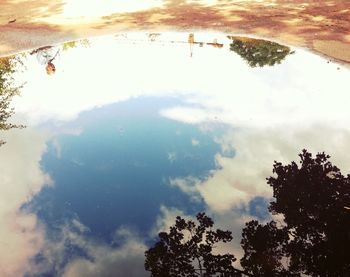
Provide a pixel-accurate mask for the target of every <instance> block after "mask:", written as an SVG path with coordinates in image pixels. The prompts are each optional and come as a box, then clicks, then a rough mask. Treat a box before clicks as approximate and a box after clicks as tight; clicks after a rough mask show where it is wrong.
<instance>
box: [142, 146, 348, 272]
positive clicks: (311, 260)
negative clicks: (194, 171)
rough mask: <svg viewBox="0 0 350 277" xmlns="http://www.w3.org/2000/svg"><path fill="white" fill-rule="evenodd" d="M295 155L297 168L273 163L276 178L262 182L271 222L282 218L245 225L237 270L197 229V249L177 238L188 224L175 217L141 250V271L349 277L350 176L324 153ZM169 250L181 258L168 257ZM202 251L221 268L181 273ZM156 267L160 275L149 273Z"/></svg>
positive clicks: (229, 257) (226, 238) (228, 234)
mask: <svg viewBox="0 0 350 277" xmlns="http://www.w3.org/2000/svg"><path fill="white" fill-rule="evenodd" d="M299 157H300V165H298V164H297V163H296V162H294V161H293V162H291V163H290V164H288V165H282V164H281V163H280V162H275V163H274V165H273V173H275V175H274V176H271V177H269V178H268V179H267V183H268V184H269V185H270V186H271V187H272V188H273V196H274V200H273V201H272V202H271V203H270V207H269V211H270V212H271V214H272V215H273V218H283V219H282V220H272V221H270V222H268V223H264V224H263V223H260V222H259V221H257V220H252V221H250V222H247V223H246V226H245V228H244V229H243V232H242V241H241V245H242V248H243V250H244V256H243V258H242V259H241V260H240V263H241V266H242V268H243V270H242V271H241V272H238V271H235V269H234V268H233V264H232V263H233V262H234V261H235V258H234V256H233V255H231V254H227V255H223V256H220V258H217V257H216V256H215V255H212V254H211V250H212V247H208V246H207V245H206V244H207V240H208V235H205V236H204V233H203V232H202V231H201V232H195V236H196V239H197V241H196V242H197V245H193V244H192V243H189V242H191V240H193V239H192V237H191V239H190V240H186V238H185V237H184V236H183V235H182V234H181V231H183V230H186V228H187V227H186V226H187V225H186V224H185V223H186V222H185V221H184V220H183V219H181V218H179V217H178V218H177V221H176V224H175V226H173V227H172V228H171V229H170V233H169V234H167V233H160V242H158V243H157V244H156V245H155V247H153V248H151V249H150V250H148V251H147V252H146V263H145V265H146V270H149V271H151V273H152V276H246V275H248V276H264V277H265V276H266V277H267V276H305V275H306V276H349V274H350V255H348V249H350V175H347V176H344V175H342V173H341V172H340V170H339V168H337V167H336V166H334V165H333V164H332V163H331V162H330V161H329V158H330V156H328V155H326V154H325V153H319V154H317V155H316V156H315V157H313V156H312V154H311V153H309V152H308V151H306V150H303V151H302V153H301V154H300V155H299ZM207 220H209V221H210V220H211V219H210V218H209V219H207ZM181 222H182V224H180V225H179V223H181ZM210 222H211V224H210V225H208V226H205V227H209V228H210V231H209V234H210V232H212V231H211V227H212V226H213V222H212V221H210ZM187 224H189V223H187ZM191 224H192V223H191ZM191 226H192V227H193V225H191ZM199 228H200V227H199ZM200 230H204V229H203V228H202V229H200ZM216 232H218V233H219V234H222V235H224V239H222V240H221V241H223V242H228V241H230V240H231V238H232V237H231V232H229V231H225V232H224V231H221V230H217V231H216ZM190 233H191V232H190ZM159 249H161V250H162V251H159ZM174 249H176V251H180V252H179V253H182V254H181V255H179V256H176V255H173V256H171V255H170V254H175V252H174ZM198 249H199V250H198ZM191 251H192V252H191ZM203 251H204V252H203ZM202 252H203V253H205V255H207V257H209V260H210V262H206V265H210V268H214V271H215V269H218V268H219V269H220V270H216V272H213V271H205V272H203V274H202V272H200V273H201V274H199V273H198V272H192V273H191V274H190V273H188V271H184V270H183V268H184V267H186V266H188V265H189V264H192V263H191V258H193V257H197V256H198V255H201V253H202ZM151 254H152V255H151ZM183 255H184V256H183ZM169 257H171V259H170V260H169V261H170V263H168V264H167V263H164V261H163V259H167V258H169ZM224 257H226V258H225V259H224ZM223 260H224V261H225V262H223ZM203 261H205V259H204V260H203ZM211 263H213V264H214V265H211ZM159 264H161V265H162V266H163V268H162V270H163V271H164V270H165V271H164V272H165V273H164V272H163V273H164V274H165V275H159V274H157V272H156V271H154V269H155V268H159ZM164 267H165V268H166V269H164ZM174 267H175V268H174ZM166 270H167V271H166ZM173 270H178V271H177V272H179V274H178V275H171V274H170V273H171V272H176V271H173ZM223 272H224V273H223ZM228 272H230V273H228ZM169 274H170V275H169ZM225 274H226V275H225Z"/></svg>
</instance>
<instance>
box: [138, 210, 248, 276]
mask: <svg viewBox="0 0 350 277" xmlns="http://www.w3.org/2000/svg"><path fill="white" fill-rule="evenodd" d="M197 220H198V222H199V224H198V225H196V223H195V222H193V221H191V220H188V221H186V220H185V219H183V218H181V217H179V216H178V217H177V218H176V222H175V225H174V226H172V227H171V228H170V232H169V233H166V232H162V233H159V239H160V240H159V241H158V242H157V243H156V244H155V246H154V247H152V248H150V249H149V250H147V251H146V261H145V269H146V270H147V271H150V272H151V276H153V277H177V276H183V277H192V276H222V277H225V276H227V277H228V276H232V277H234V276H237V277H238V276H244V275H245V274H244V275H242V273H243V272H242V271H241V270H238V269H236V268H234V267H233V265H232V263H233V262H234V261H236V258H235V257H234V255H232V254H225V255H219V254H218V255H215V254H213V253H212V250H213V248H214V247H215V245H216V244H217V243H219V242H223V243H226V242H229V241H231V240H232V235H231V232H230V231H222V230H219V229H217V230H213V229H212V227H213V224H214V222H213V221H212V219H211V218H210V217H208V216H206V215H205V214H204V213H199V214H198V215H197ZM247 276H251V275H249V274H248V275H247Z"/></svg>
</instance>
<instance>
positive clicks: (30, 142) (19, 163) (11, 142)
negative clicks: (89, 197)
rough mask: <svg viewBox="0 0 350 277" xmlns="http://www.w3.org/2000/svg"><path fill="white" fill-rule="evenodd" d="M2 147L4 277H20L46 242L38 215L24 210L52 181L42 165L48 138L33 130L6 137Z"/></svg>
mask: <svg viewBox="0 0 350 277" xmlns="http://www.w3.org/2000/svg"><path fill="white" fill-rule="evenodd" d="M4 139H5V140H6V141H7V143H6V144H5V145H4V146H2V147H1V148H0V152H1V154H0V168H1V175H0V184H1V186H0V245H1V247H0V276H4V277H17V276H22V275H23V273H24V272H26V271H27V270H29V269H30V259H31V258H32V257H33V255H35V254H36V253H37V251H38V249H40V248H41V247H42V245H43V243H44V229H43V227H42V226H40V224H39V223H38V220H37V217H36V215H35V214H31V213H27V212H25V211H21V210H20V207H21V206H22V205H23V204H24V203H25V202H27V201H29V200H30V199H31V198H32V197H33V196H34V195H35V194H36V193H38V192H39V191H40V189H41V188H42V187H43V186H44V185H45V184H50V183H51V181H50V178H49V176H48V175H47V174H45V173H44V172H43V171H42V170H41V168H40V166H39V162H40V159H41V156H42V154H43V153H44V151H45V140H46V136H45V135H42V134H38V133H37V132H34V131H33V130H30V129H24V130H12V131H8V132H7V133H6V134H4Z"/></svg>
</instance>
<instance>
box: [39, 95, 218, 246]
mask: <svg viewBox="0 0 350 277" xmlns="http://www.w3.org/2000/svg"><path fill="white" fill-rule="evenodd" d="M177 103H180V102H179V101H178V100H175V99H166V98H165V99H157V98H141V99H135V100H130V101H127V102H121V103H118V104H112V105H109V106H105V107H102V108H98V109H94V110H92V111H89V112H85V113H82V114H81V115H80V116H79V117H78V118H77V119H76V120H75V121H74V122H70V123H68V124H67V125H70V128H76V127H78V128H79V129H81V130H82V131H81V133H80V134H79V135H59V136H57V137H54V138H53V139H52V140H51V142H49V147H48V151H47V153H46V154H45V155H44V156H43V159H42V162H41V164H42V167H43V169H44V170H45V171H46V172H48V173H49V174H50V176H51V178H52V179H53V181H54V183H55V186H54V187H53V188H51V187H49V188H45V189H44V190H43V191H42V192H41V193H40V194H39V195H37V197H36V198H35V200H34V202H33V204H32V205H33V206H34V209H35V210H38V213H39V215H40V217H41V218H42V219H43V220H45V222H49V223H50V224H52V226H55V223H57V222H63V221H64V219H65V217H66V216H69V215H70V214H73V215H74V216H75V217H77V218H78V219H79V220H80V221H81V223H83V224H84V225H86V226H87V227H88V228H89V229H90V230H91V234H92V235H93V236H101V237H102V238H104V239H105V240H110V235H111V234H112V233H113V231H114V230H115V229H117V228H118V227H120V225H128V226H135V228H137V229H138V230H139V231H141V232H145V231H149V230H148V229H149V228H151V227H152V226H153V225H154V223H155V220H156V217H157V215H158V213H159V208H160V206H161V205H165V206H170V207H177V208H179V209H181V210H184V211H185V212H186V213H190V214H193V213H196V212H198V211H200V210H203V208H204V206H203V203H201V202H194V201H191V199H190V198H189V197H188V195H186V194H184V193H183V192H181V191H180V190H179V188H177V187H172V186H170V184H169V181H170V179H172V178H176V177H186V176H188V175H193V176H198V177H199V178H203V179H205V178H206V176H208V174H209V171H210V170H215V168H216V165H215V159H214V156H215V154H216V153H217V152H220V146H219V144H218V143H216V142H215V141H214V136H215V135H216V134H215V132H214V131H201V130H200V129H199V128H198V127H196V126H191V125H187V124H183V123H180V122H177V121H173V120H170V119H166V118H163V117H161V116H160V115H159V114H158V111H159V109H160V108H165V107H166V106H169V105H174V104H177ZM193 141H195V142H196V143H193Z"/></svg>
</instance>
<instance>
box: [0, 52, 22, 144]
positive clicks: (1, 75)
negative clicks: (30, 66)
mask: <svg viewBox="0 0 350 277" xmlns="http://www.w3.org/2000/svg"><path fill="white" fill-rule="evenodd" d="M19 64H22V62H21V59H20V57H16V56H9V57H3V58H0V131H1V130H9V129H12V128H23V127H24V126H23V125H16V124H13V123H10V122H9V121H8V120H9V119H10V117H11V116H12V115H13V114H14V109H13V108H11V107H10V104H11V100H12V98H13V97H14V96H15V95H19V93H20V88H21V85H16V84H15V80H14V78H13V76H12V75H13V73H15V71H16V67H17V65H19ZM4 143H5V141H3V140H1V139H0V145H2V144H4Z"/></svg>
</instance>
